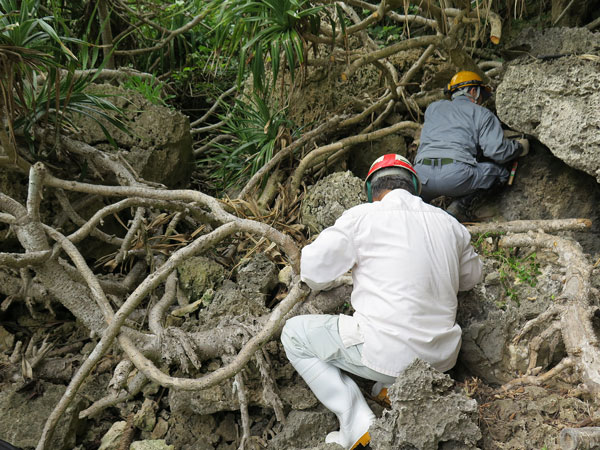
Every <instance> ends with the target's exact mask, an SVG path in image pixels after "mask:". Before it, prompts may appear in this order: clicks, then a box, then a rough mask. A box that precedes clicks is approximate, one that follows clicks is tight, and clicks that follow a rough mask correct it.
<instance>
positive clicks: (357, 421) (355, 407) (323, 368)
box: [291, 358, 375, 450]
mask: <svg viewBox="0 0 600 450" xmlns="http://www.w3.org/2000/svg"><path fill="white" fill-rule="evenodd" d="M291 362H292V365H293V366H294V367H295V368H296V370H297V371H298V373H299V374H300V375H301V376H302V378H304V381H306V384H308V386H309V387H310V389H311V390H312V391H313V393H314V394H315V396H316V397H317V398H318V399H319V401H320V402H321V403H323V405H324V406H325V407H326V408H327V409H329V410H330V411H331V412H333V413H334V414H335V415H336V416H337V418H338V420H339V422H340V429H339V431H334V432H332V433H329V434H328V435H327V437H326V438H325V442H326V443H333V442H335V443H336V444H339V445H341V446H342V447H344V448H345V449H348V450H350V449H353V448H355V447H356V446H357V445H358V444H359V443H360V444H363V445H365V444H367V443H368V442H369V440H370V436H369V434H368V431H369V427H370V426H371V423H372V422H373V420H375V415H374V414H373V412H372V411H371V408H369V405H367V402H366V401H365V399H364V397H363V395H362V393H361V392H360V389H359V388H358V386H357V385H356V383H355V382H354V380H352V378H350V377H349V376H348V375H346V374H344V373H343V372H342V371H341V370H340V369H338V368H337V367H335V366H333V365H331V364H328V363H326V362H323V361H321V360H319V359H318V358H305V359H299V360H296V361H291Z"/></svg>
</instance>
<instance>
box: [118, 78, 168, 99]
mask: <svg viewBox="0 0 600 450" xmlns="http://www.w3.org/2000/svg"><path fill="white" fill-rule="evenodd" d="M123 86H124V87H126V88H128V89H132V90H134V91H137V92H139V93H140V94H142V95H143V96H144V97H145V98H146V100H148V101H149V102H150V103H153V104H155V105H162V106H169V105H168V103H167V101H168V100H170V99H171V98H173V97H174V96H173V95H167V96H164V95H163V90H164V83H162V82H160V81H159V80H157V79H156V78H155V77H154V76H153V77H152V78H151V79H148V78H142V77H138V76H132V77H130V78H129V79H128V80H127V81H126V82H125V83H123Z"/></svg>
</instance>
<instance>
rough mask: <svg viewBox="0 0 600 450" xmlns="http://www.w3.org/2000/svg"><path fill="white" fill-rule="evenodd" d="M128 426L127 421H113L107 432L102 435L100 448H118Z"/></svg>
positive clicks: (113, 449) (114, 449)
mask: <svg viewBox="0 0 600 450" xmlns="http://www.w3.org/2000/svg"><path fill="white" fill-rule="evenodd" d="M127 428H128V425H127V422H125V421H120V422H115V423H113V424H112V426H111V427H110V429H109V430H108V431H107V432H106V434H105V435H104V436H102V440H101V441H100V447H99V448H98V450H118V449H119V447H120V443H121V438H122V437H123V434H125V431H126V430H127Z"/></svg>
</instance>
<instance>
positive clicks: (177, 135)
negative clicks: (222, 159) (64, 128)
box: [75, 84, 194, 187]
mask: <svg viewBox="0 0 600 450" xmlns="http://www.w3.org/2000/svg"><path fill="white" fill-rule="evenodd" d="M90 90H91V91H93V92H94V93H101V94H104V95H108V96H109V97H108V100H109V101H110V102H111V103H113V104H114V105H115V106H117V107H119V108H121V109H122V110H123V116H124V117H123V118H122V120H123V122H124V123H125V124H126V126H127V127H128V128H129V129H130V130H131V132H132V133H131V135H130V134H127V133H124V132H123V131H121V130H119V129H118V128H116V127H114V126H113V125H110V124H105V126H106V129H107V130H108V132H109V133H110V135H111V137H112V138H113V139H114V141H115V142H116V143H117V146H118V147H119V149H120V150H124V155H125V158H126V159H127V161H128V162H129V164H131V166H132V167H133V168H134V169H135V171H136V172H137V174H138V175H140V176H141V177H142V178H144V179H145V180H148V181H154V182H158V183H162V184H165V185H167V186H169V187H179V186H185V185H186V183H187V182H188V180H189V177H190V175H191V173H192V170H193V164H194V161H193V152H192V136H191V134H190V123H189V119H188V118H187V117H186V116H185V115H183V114H181V113H180V112H178V111H175V110H171V109H169V108H166V107H164V106H160V105H154V104H152V103H150V102H149V101H148V100H146V99H145V98H144V97H143V96H141V95H140V94H138V93H137V92H135V91H130V90H127V89H124V88H120V87H115V86H112V85H109V84H104V85H97V86H94V87H92V88H91V89H90ZM75 122H76V124H77V126H78V127H79V128H80V129H81V131H80V134H79V136H78V139H80V140H82V141H83V142H86V143H87V144H90V145H93V146H95V147H97V148H101V149H103V150H106V151H109V152H110V151H114V147H112V146H111V145H110V143H109V142H108V141H107V139H106V137H105V135H104V133H103V131H102V129H101V128H100V126H99V125H98V124H97V123H96V122H95V121H93V120H92V119H90V118H87V117H85V118H83V117H78V118H76V120H75Z"/></svg>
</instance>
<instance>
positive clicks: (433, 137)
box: [415, 95, 520, 165]
mask: <svg viewBox="0 0 600 450" xmlns="http://www.w3.org/2000/svg"><path fill="white" fill-rule="evenodd" d="M478 150H481V154H482V155H483V156H485V157H487V158H489V159H491V160H493V161H495V162H496V163H498V164H504V163H505V162H507V161H510V160H511V159H514V158H516V157H517V156H518V155H519V153H520V146H519V144H518V142H517V141H513V140H511V139H505V138H504V134H503V131H502V127H501V125H500V121H499V120H498V118H497V117H496V116H495V115H494V114H493V113H492V112H491V111H490V110H488V109H487V108H485V107H483V106H480V105H477V104H475V103H473V102H471V101H470V100H469V98H468V97H466V96H464V95H461V96H459V97H456V98H455V99H454V100H439V101H437V102H434V103H432V104H431V105H429V106H428V107H427V109H426V110H425V123H424V125H423V129H422V131H421V143H420V145H419V149H418V151H417V156H416V157H415V163H419V162H420V161H422V160H423V159H424V158H451V159H454V160H456V161H462V162H464V163H467V164H472V165H475V164H476V163H477V154H478Z"/></svg>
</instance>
